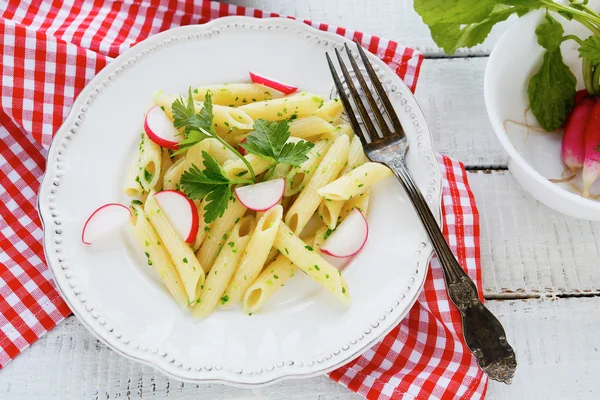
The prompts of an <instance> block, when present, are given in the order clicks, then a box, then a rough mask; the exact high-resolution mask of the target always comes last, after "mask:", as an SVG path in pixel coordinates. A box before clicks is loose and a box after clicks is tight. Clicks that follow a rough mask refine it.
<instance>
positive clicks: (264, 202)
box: [235, 178, 285, 211]
mask: <svg viewBox="0 0 600 400" xmlns="http://www.w3.org/2000/svg"><path fill="white" fill-rule="evenodd" d="M284 190H285V179H283V178H279V179H273V180H272V181H266V182H261V183H257V184H254V185H248V186H242V187H238V188H236V189H235V194H236V195H237V198H238V199H239V200H240V202H241V203H242V204H243V205H244V207H246V208H248V209H250V210H254V211H266V210H268V209H269V208H271V207H273V206H274V205H276V204H277V203H278V202H279V200H280V199H281V198H282V197H283V191H284Z"/></svg>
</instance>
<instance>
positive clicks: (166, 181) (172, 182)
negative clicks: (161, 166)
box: [163, 156, 185, 190]
mask: <svg viewBox="0 0 600 400" xmlns="http://www.w3.org/2000/svg"><path fill="white" fill-rule="evenodd" d="M184 161H185V156H184V157H181V158H179V159H178V160H177V161H175V162H174V163H173V164H171V166H170V167H169V169H167V170H166V171H165V173H164V175H163V189H164V190H176V189H177V188H178V187H179V180H180V179H181V174H183V167H184V166H183V162H184Z"/></svg>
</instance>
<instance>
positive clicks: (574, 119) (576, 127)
mask: <svg viewBox="0 0 600 400" xmlns="http://www.w3.org/2000/svg"><path fill="white" fill-rule="evenodd" d="M592 108H594V100H593V99H591V98H586V99H584V100H582V101H581V102H580V103H579V104H578V105H576V106H575V108H574V109H573V111H572V112H571V114H569V117H568V118H567V123H566V125H565V131H564V134H563V137H562V148H561V156H562V159H563V162H564V163H565V165H566V166H567V168H568V169H569V171H570V172H571V176H570V177H568V178H567V180H570V179H572V178H573V177H574V176H575V173H576V172H577V171H578V170H580V169H581V168H583V163H584V160H585V134H586V126H587V124H588V120H589V118H590V114H591V112H592Z"/></svg>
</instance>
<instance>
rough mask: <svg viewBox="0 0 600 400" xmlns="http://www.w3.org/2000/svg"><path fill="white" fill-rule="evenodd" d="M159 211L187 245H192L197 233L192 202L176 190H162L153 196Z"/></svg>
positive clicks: (196, 222) (195, 212) (194, 207)
mask: <svg viewBox="0 0 600 400" xmlns="http://www.w3.org/2000/svg"><path fill="white" fill-rule="evenodd" d="M154 198H155V199H156V202H157V203H158V206H159V207H160V209H161V210H162V211H163V212H164V213H165V215H166V216H167V218H168V219H169V222H170V223H171V225H172V226H173V228H174V229H175V231H176V232H177V233H178V234H179V236H180V237H181V238H182V239H183V240H185V241H186V242H187V243H193V242H194V240H196V234H197V233H198V210H197V209H196V205H195V204H194V202H193V201H191V200H190V199H188V198H187V197H186V196H185V194H183V193H181V192H178V191H177V190H163V191H162V192H158V193H155V194H154Z"/></svg>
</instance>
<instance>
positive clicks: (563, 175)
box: [548, 168, 577, 183]
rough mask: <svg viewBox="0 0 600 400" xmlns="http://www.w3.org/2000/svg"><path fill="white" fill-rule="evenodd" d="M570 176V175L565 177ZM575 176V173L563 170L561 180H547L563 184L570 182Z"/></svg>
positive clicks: (566, 169)
mask: <svg viewBox="0 0 600 400" xmlns="http://www.w3.org/2000/svg"><path fill="white" fill-rule="evenodd" d="M567 174H570V175H567ZM575 176H577V172H575V171H571V170H570V169H569V168H565V169H564V170H563V172H562V178H560V179H548V180H549V181H550V182H552V183H563V182H571V181H572V180H573V178H575Z"/></svg>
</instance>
